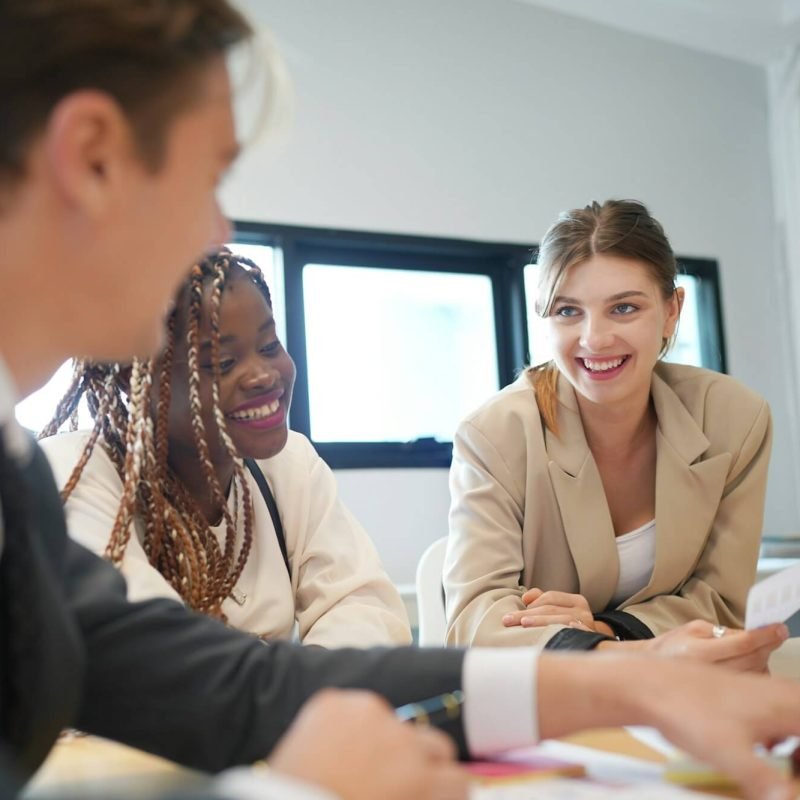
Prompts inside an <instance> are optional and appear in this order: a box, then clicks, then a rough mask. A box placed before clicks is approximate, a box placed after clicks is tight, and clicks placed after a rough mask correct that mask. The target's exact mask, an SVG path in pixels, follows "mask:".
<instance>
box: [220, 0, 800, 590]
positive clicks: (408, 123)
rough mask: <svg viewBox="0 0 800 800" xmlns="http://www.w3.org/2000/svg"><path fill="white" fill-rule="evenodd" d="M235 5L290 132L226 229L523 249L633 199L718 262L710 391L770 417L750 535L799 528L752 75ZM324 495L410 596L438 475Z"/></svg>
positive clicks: (247, 163)
mask: <svg viewBox="0 0 800 800" xmlns="http://www.w3.org/2000/svg"><path fill="white" fill-rule="evenodd" d="M243 5H244V6H245V7H246V8H247V9H248V10H249V11H250V12H251V14H253V15H254V16H256V17H257V19H258V20H259V21H261V22H263V23H264V24H266V25H268V26H269V27H270V28H271V29H272V31H273V33H274V35H275V37H276V38H277V40H278V43H279V44H280V46H281V49H282V50H283V52H284V54H285V56H286V58H287V61H288V63H289V68H290V71H291V73H292V75H293V78H294V81H295V89H296V119H295V124H294V130H293V133H292V136H291V138H290V140H289V143H288V145H286V146H285V148H284V151H283V152H282V153H281V156H280V157H279V158H277V159H276V158H274V157H273V154H271V153H269V152H268V151H267V149H266V148H264V147H259V146H255V147H253V148H251V149H250V150H249V151H247V152H246V154H245V157H244V158H243V159H242V161H241V163H240V164H239V166H238V167H237V168H236V170H235V172H234V174H233V176H232V178H231V180H230V183H229V184H228V186H227V188H226V191H225V199H226V205H227V211H228V212H229V214H231V215H232V216H233V217H234V218H237V219H247V220H261V221H271V222H286V223H294V224H308V225H315V226H334V227H343V228H356V229H364V230H377V231H399V232H407V233H414V234H431V235H443V236H456V237H465V238H475V239H491V240H506V241H520V242H531V241H537V240H538V239H540V238H541V235H542V233H543V232H544V230H545V229H546V227H547V226H548V224H549V223H550V222H551V221H552V220H553V219H554V217H555V215H556V214H557V213H558V212H559V211H560V210H562V209H564V208H567V207H572V206H576V205H582V204H584V203H585V202H587V201H589V200H592V199H600V200H602V199H605V198H608V197H612V196H613V197H635V198H639V199H642V200H644V201H645V202H647V203H648V205H649V206H650V207H651V209H652V211H653V212H654V213H655V215H656V216H657V217H658V218H659V219H660V220H661V221H662V222H663V223H664V225H665V227H666V229H667V231H668V232H669V234H670V236H671V240H672V243H673V246H674V248H675V250H676V251H677V252H679V253H682V254H684V255H693V256H709V257H713V258H716V259H718V260H719V263H720V266H721V270H722V291H723V306H724V314H725V326H726V336H727V345H728V358H729V369H730V372H731V373H732V374H733V375H734V376H736V377H738V378H740V379H741V380H743V381H745V382H746V383H748V384H749V385H750V386H752V387H753V388H755V389H756V390H758V391H760V392H762V393H763V394H764V395H765V396H766V397H767V398H768V400H769V401H770V403H771V405H772V409H773V414H774V420H775V429H776V432H777V436H776V440H775V447H774V456H773V466H772V471H771V476H770V486H769V493H768V510H767V523H766V531H767V532H768V533H770V534H775V533H781V532H789V531H798V530H800V519H799V517H800V514H799V512H798V504H797V500H796V495H797V492H796V491H795V487H796V486H798V475H797V467H796V464H795V459H794V452H795V451H796V450H797V449H798V447H797V443H795V442H793V441H790V439H789V435H790V434H789V431H790V427H789V424H788V415H789V410H790V408H792V407H794V406H795V405H796V404H797V399H796V398H795V397H794V396H791V394H790V391H791V390H790V388H789V387H790V386H792V385H793V384H792V383H791V382H789V381H787V380H786V371H787V370H788V369H789V364H790V358H789V357H788V353H787V351H786V347H785V345H784V342H785V338H784V337H785V335H786V334H785V332H786V330H787V320H788V312H787V311H786V309H785V306H784V303H785V299H784V298H783V297H782V295H781V293H780V292H779V291H778V285H777V280H776V276H775V270H774V267H773V265H774V260H775V259H774V251H773V247H774V244H773V235H774V231H773V227H774V222H773V215H772V207H771V202H772V200H771V198H772V195H771V182H770V175H769V154H768V132H767V107H766V104H767V92H766V84H765V76H764V74H763V72H762V70H761V69H759V68H757V67H754V66H749V65H745V64H743V63H739V62H735V61H731V60H726V59H723V58H720V57H715V56H709V55H703V54H699V53H696V52H694V51H690V50H687V49H682V48H680V47H677V46H674V45H670V44H665V43H661V42H656V41H654V40H650V39H645V38H642V37H638V36H635V35H632V34H626V33H621V32H617V31H614V30H611V29H609V28H605V27H602V26H599V25H596V24H594V23H590V22H584V21H579V20H576V19H573V18H569V17H566V16H561V15H559V14H556V13H553V12H550V11H545V10H542V9H539V8H536V7H531V6H527V5H525V4H521V3H516V2H511V0H406V1H405V2H403V3H394V2H387V0H336V2H332V1H330V0H329V2H324V1H323V0H316V1H314V0H291V2H286V0H245V2H244V3H243ZM354 400H357V398H354ZM340 480H341V486H342V493H343V495H344V498H345V500H346V502H347V503H348V504H349V505H350V506H351V507H352V509H353V510H354V511H355V513H356V514H357V515H358V516H359V517H360V518H361V519H362V521H363V522H364V523H365V525H366V526H367V528H368V530H370V532H371V533H372V535H373V537H374V538H375V541H376V542H377V544H378V547H379V550H380V551H381V553H382V555H383V556H384V558H385V560H386V563H387V567H388V569H389V572H390V574H391V575H392V577H393V578H394V579H395V580H397V581H399V582H408V581H410V580H412V578H413V565H414V564H415V563H416V558H417V556H418V555H419V553H420V552H421V551H422V549H423V548H424V546H425V545H426V544H427V543H428V542H429V541H432V540H433V539H435V538H436V537H438V536H440V535H442V534H443V533H445V531H446V525H447V520H446V509H447V502H448V499H447V480H446V474H445V473H444V472H443V471H435V470H434V471H428V470H426V471H419V472H414V471H397V470H395V471H392V470H383V471H374V472H360V471H359V472H342V473H340Z"/></svg>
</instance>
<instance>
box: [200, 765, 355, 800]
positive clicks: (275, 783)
mask: <svg viewBox="0 0 800 800" xmlns="http://www.w3.org/2000/svg"><path fill="white" fill-rule="evenodd" d="M213 786H214V790H215V791H218V792H219V793H220V795H221V796H222V797H224V798H225V800H340V798H339V796H338V795H336V794H333V793H332V792H329V791H328V790H327V789H323V788H322V787H321V786H316V785H312V784H310V783H305V782H303V781H299V780H296V779H295V778H290V777H289V776H288V775H281V774H280V773H279V772H275V770H272V769H267V770H253V769H250V768H239V769H231V770H228V771H227V772H223V773H222V774H221V775H220V776H219V777H218V778H217V779H216V780H215V781H214V783H213Z"/></svg>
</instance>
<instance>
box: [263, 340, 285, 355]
mask: <svg viewBox="0 0 800 800" xmlns="http://www.w3.org/2000/svg"><path fill="white" fill-rule="evenodd" d="M280 351H281V343H280V341H279V340H278V339H276V340H275V341H274V342H270V343H269V344H268V345H266V346H264V347H262V348H261V352H262V353H263V354H264V355H265V356H270V357H272V356H276V355H278V353H280Z"/></svg>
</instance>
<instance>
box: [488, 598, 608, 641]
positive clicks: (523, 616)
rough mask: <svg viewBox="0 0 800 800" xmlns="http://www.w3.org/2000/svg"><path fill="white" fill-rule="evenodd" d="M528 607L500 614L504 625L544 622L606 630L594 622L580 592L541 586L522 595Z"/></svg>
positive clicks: (525, 624) (538, 623) (532, 626)
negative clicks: (575, 592) (560, 590)
mask: <svg viewBox="0 0 800 800" xmlns="http://www.w3.org/2000/svg"><path fill="white" fill-rule="evenodd" d="M522 602H523V603H525V605H526V606H527V608H526V609H524V610H523V611H514V612H512V613H510V614H506V615H505V616H504V617H503V625H505V626H506V627H507V628H513V627H514V626H516V625H521V626H522V627H523V628H541V627H543V626H544V625H567V626H569V627H572V628H580V629H581V630H584V631H586V630H588V631H594V632H599V633H606V632H607V631H605V630H600V629H598V628H597V625H596V623H595V621H594V615H593V614H592V610H591V609H590V608H589V603H588V602H587V601H586V598H585V597H584V596H583V595H581V594H569V593H568V592H543V591H542V590H541V589H528V591H527V592H525V594H523V595H522Z"/></svg>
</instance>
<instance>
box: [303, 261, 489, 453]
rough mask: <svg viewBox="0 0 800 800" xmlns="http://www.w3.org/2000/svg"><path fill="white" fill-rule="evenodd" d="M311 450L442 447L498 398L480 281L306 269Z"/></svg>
mask: <svg viewBox="0 0 800 800" xmlns="http://www.w3.org/2000/svg"><path fill="white" fill-rule="evenodd" d="M303 298H304V310H305V320H306V360H307V369H308V396H309V418H310V428H311V437H312V438H313V440H314V441H315V442H342V441H347V442H411V441H414V440H416V439H435V440H438V441H440V442H448V441H450V440H451V438H452V436H453V431H454V430H455V427H456V425H457V424H458V422H459V420H460V419H461V418H462V417H463V416H464V415H465V414H466V413H467V412H468V411H470V410H471V409H473V408H476V407H477V406H478V405H479V404H480V403H481V402H483V401H484V400H485V399H486V398H487V397H489V395H491V394H492V393H493V392H495V391H497V389H498V388H499V386H498V383H499V376H498V372H497V341H496V336H495V320H494V308H493V302H492V283H491V280H490V278H489V277H488V276H487V275H470V274H458V273H453V272H430V271H415V270H398V269H376V268H370V267H347V266H333V265H328V264H307V265H306V266H305V267H304V269H303Z"/></svg>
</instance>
